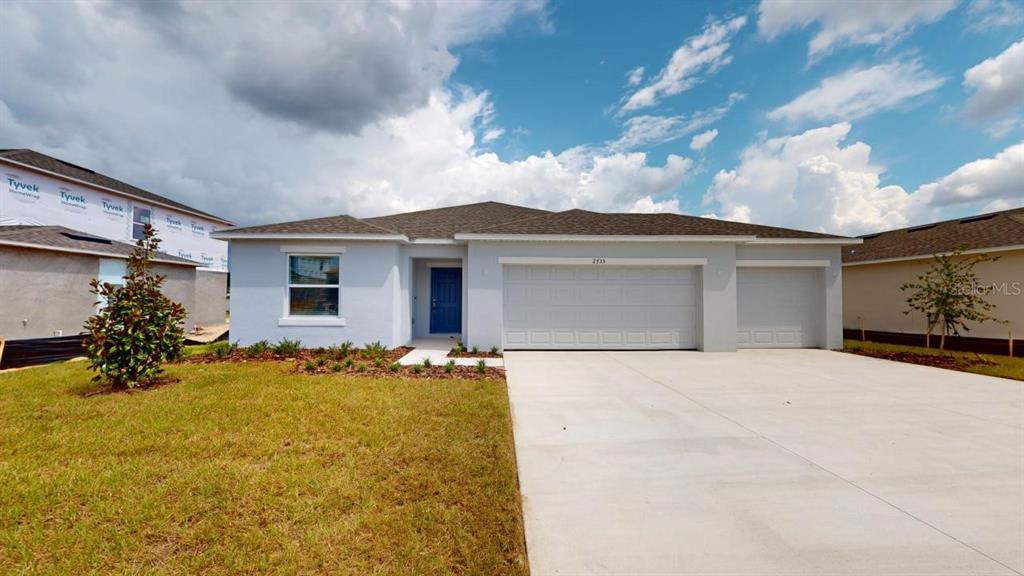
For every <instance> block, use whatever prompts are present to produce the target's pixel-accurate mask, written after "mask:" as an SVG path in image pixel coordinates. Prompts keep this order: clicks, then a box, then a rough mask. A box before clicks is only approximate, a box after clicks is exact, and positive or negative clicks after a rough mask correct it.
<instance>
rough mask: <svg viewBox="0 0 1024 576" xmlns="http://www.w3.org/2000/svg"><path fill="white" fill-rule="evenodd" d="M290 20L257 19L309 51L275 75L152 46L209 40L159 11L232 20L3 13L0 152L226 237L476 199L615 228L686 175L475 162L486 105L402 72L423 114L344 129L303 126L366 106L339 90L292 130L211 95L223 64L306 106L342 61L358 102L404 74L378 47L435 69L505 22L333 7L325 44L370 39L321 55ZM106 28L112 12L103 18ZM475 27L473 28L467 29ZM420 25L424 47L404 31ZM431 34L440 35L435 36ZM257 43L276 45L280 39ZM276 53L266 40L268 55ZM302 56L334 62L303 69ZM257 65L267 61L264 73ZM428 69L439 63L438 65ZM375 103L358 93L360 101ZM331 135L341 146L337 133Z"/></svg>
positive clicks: (587, 159)
mask: <svg viewBox="0 0 1024 576" xmlns="http://www.w3.org/2000/svg"><path fill="white" fill-rule="evenodd" d="M260 6H261V7H260V8H258V9H257V10H256V12H259V13H260V14H263V15H264V16H267V17H269V16H270V15H271V13H268V12H262V10H264V8H262V5H260ZM288 6H291V5H288V4H282V5H275V6H272V7H269V8H266V10H271V11H272V13H273V16H274V17H275V18H280V20H279V21H278V22H277V23H278V24H281V23H282V22H287V23H291V24H294V25H296V26H297V27H298V29H299V31H302V30H305V31H307V32H309V34H311V35H312V37H311V38H307V37H305V36H304V35H303V34H298V33H296V30H294V29H293V30H292V31H291V32H292V33H293V34H292V37H291V38H290V41H291V42H294V43H296V44H297V46H293V47H286V48H282V49H283V50H288V51H290V54H291V58H294V59H295V60H294V61H298V62H303V63H304V65H303V66H296V67H295V69H296V70H294V71H286V70H284V69H283V67H282V65H281V63H282V62H284V56H283V55H275V54H269V52H270V51H271V50H270V48H268V47H267V46H263V47H258V46H254V45H253V46H250V48H252V52H251V53H248V54H244V55H243V54H233V53H231V52H232V51H231V50H228V52H229V53H228V54H225V55H218V56H217V57H216V58H212V59H211V58H208V56H209V55H210V52H209V50H208V47H206V46H198V47H194V49H191V48H190V47H189V46H188V44H189V43H190V42H191V40H188V41H186V40H184V39H183V40H182V42H183V45H182V46H180V47H178V48H176V49H168V47H167V42H169V41H171V39H172V38H174V36H175V35H174V34H173V33H171V31H170V30H169V31H167V33H166V34H165V33H164V32H161V31H157V30H156V29H155V28H154V27H158V26H167V27H170V28H173V27H174V26H176V25H180V24H182V23H183V22H184V23H186V24H190V25H191V24H193V23H194V24H195V26H196V28H197V29H198V30H209V28H208V25H210V24H209V23H207V22H205V21H204V20H203V18H201V17H196V16H195V15H194V14H188V13H186V14H184V15H182V14H179V13H177V12H174V11H177V10H185V11H186V12H187V11H188V10H211V12H209V13H206V17H207V18H220V17H221V16H218V14H220V12H218V11H223V12H231V10H233V9H232V8H230V7H213V8H205V7H200V6H199V5H192V4H189V5H185V6H184V7H182V6H178V5H174V4H165V5H152V6H149V5H147V6H145V7H143V8H141V10H142V11H143V13H139V12H137V11H132V10H129V9H127V8H124V7H122V5H119V4H117V5H111V4H75V5H71V6H69V5H60V6H57V5H50V4H46V3H41V4H40V3H34V4H16V5H9V6H5V11H4V17H5V23H7V24H10V25H11V26H16V27H17V28H18V29H19V30H22V31H23V33H22V34H21V35H20V36H19V37H18V38H14V37H13V36H11V35H2V36H0V53H3V54H4V55H5V57H4V64H5V65H4V75H5V76H4V82H3V83H0V141H3V142H7V143H8V144H9V145H15V146H24V147H32V148H36V149H38V150H40V151H41V152H44V153H49V154H52V155H54V156H57V157H59V158H63V159H66V160H68V161H70V162H74V163H76V164H81V165H85V166H89V167H91V168H94V169H96V170H98V171H100V172H104V173H107V174H110V175H112V176H114V177H117V178H120V179H123V180H126V181H128V182H131V183H133V184H136V185H139V186H141V187H143V188H146V189H149V190H152V191H153V192H156V193H159V194H164V195H167V196H170V197H173V198H175V199H177V200H179V201H182V202H185V203H188V204H191V205H193V206H195V207H196V208H199V209H202V210H207V211H210V212H212V213H214V214H219V215H222V216H225V217H227V218H231V219H235V220H237V221H238V222H239V223H241V224H246V223H253V222H258V221H282V220H286V219H293V218H304V217H313V216H323V215H327V214H340V213H353V214H356V215H361V216H368V215H375V214H382V213H387V212H391V211H397V210H409V209H416V208H425V207H432V206H437V205H445V204H452V203H458V202H473V201H480V200H485V199H497V200H504V201H508V202H517V203H522V204H527V205H533V206H539V207H545V208H551V209H562V208H571V207H584V208H590V209H594V210H620V211H625V210H632V209H635V207H636V206H637V202H639V201H641V200H644V199H647V200H651V199H653V198H661V197H665V196H666V195H668V194H669V193H671V192H672V191H673V190H674V189H675V188H676V187H677V186H678V185H679V184H680V183H681V182H683V181H684V180H685V179H686V178H687V176H688V175H689V170H690V160H688V159H686V158H682V157H680V156H676V155H670V156H669V157H668V158H667V160H666V161H665V162H664V164H662V165H658V166H654V165H650V164H649V163H648V159H647V156H646V155H645V154H643V153H637V152H633V153H626V152H625V151H621V152H613V151H610V150H585V149H570V150H566V151H564V152H562V153H559V154H555V153H552V152H546V153H543V154H534V155H528V156H526V157H524V158H522V159H518V160H515V161H509V160H506V159H503V158H501V157H499V156H498V155H497V154H495V153H493V152H489V151H486V149H484V148H481V147H480V145H481V143H483V144H486V142H485V141H486V140H490V141H493V140H494V138H496V137H497V135H498V133H499V131H500V130H501V128H499V127H496V126H494V125H493V118H494V116H495V112H494V109H493V106H492V105H491V103H490V100H489V96H488V94H487V93H486V92H482V93H475V92H472V91H469V90H462V91H452V90H449V89H446V88H443V87H442V84H441V83H440V82H439V81H438V80H437V78H438V76H436V75H432V76H429V79H427V80H423V78H421V77H420V76H419V72H417V71H412V72H409V73H410V74H411V75H412V76H409V77H410V78H413V81H412V83H411V84H409V86H413V87H412V88H410V89H411V91H412V93H418V90H420V88H419V85H420V83H421V82H425V83H426V85H428V86H431V85H432V87H430V88H429V90H428V91H427V93H426V95H425V97H424V100H423V101H422V102H421V103H417V102H418V100H417V98H412V99H409V100H408V101H406V100H402V102H403V103H402V104H401V105H399V104H397V103H394V102H393V103H391V104H386V105H382V107H377V108H373V109H372V110H368V111H367V113H366V115H364V116H361V117H360V119H359V120H358V122H355V121H353V123H352V124H347V123H345V122H342V123H339V124H337V125H333V124H332V125H329V126H321V125H320V124H319V123H318V122H316V121H313V119H315V118H319V116H318V114H319V112H315V111H316V110H320V109H321V108H329V106H328V105H330V104H334V105H335V106H336V107H340V105H339V104H338V102H343V103H345V102H350V101H351V100H350V98H356V100H360V99H361V98H363V96H364V95H365V94H363V93H362V92H360V93H359V94H358V95H356V96H352V95H351V94H349V93H348V92H346V90H350V89H351V90H364V88H349V87H343V86H340V85H339V84H336V83H334V82H335V81H334V80H327V82H328V84H326V85H323V88H324V90H325V91H326V92H325V93H323V94H321V95H320V97H321V98H322V100H321V101H316V102H313V101H310V102H307V103H303V104H302V106H300V108H303V110H304V111H303V112H298V113H296V114H294V115H290V114H285V113H283V112H281V111H280V110H275V111H271V110H265V109H264V108H262V107H261V106H258V105H255V104H253V102H251V101H250V100H248V99H245V98H242V97H240V96H239V95H238V94H236V93H235V92H233V91H232V90H231V89H230V87H229V85H228V84H227V83H226V81H225V78H230V77H232V75H233V74H234V68H233V66H234V65H235V64H238V63H237V62H234V61H233V60H232V59H234V58H241V59H243V60H244V61H245V62H246V64H245V66H244V67H246V68H248V67H252V68H253V69H255V70H262V69H264V68H266V69H267V73H268V75H270V76H275V77H276V78H277V79H278V80H280V81H282V82H283V83H285V84H288V82H289V81H290V80H295V84H294V85H292V84H289V85H287V86H282V92H283V93H286V94H291V95H296V94H299V93H307V92H306V91H305V90H304V89H303V90H300V89H299V88H297V86H299V85H302V86H307V87H309V86H312V85H313V84H316V82H314V81H313V80H311V79H306V78H297V77H294V78H293V76H292V75H293V74H302V73H303V72H302V71H305V72H304V73H308V74H310V75H313V74H316V73H323V72H329V71H331V70H338V69H339V68H338V67H337V66H336V64H338V63H339V62H341V61H349V64H351V65H352V66H354V68H352V70H353V75H352V76H351V77H350V78H349V80H350V81H352V82H354V83H359V82H366V83H370V84H373V83H374V82H376V80H375V78H377V76H378V75H379V74H385V75H386V74H389V73H392V72H394V73H398V72H396V71H401V74H405V73H406V72H408V70H407V69H406V68H394V67H393V64H394V62H393V58H392V56H391V55H390V54H382V52H398V53H404V51H405V50H406V49H407V48H408V46H407V45H406V44H402V43H399V44H395V45H392V44H391V43H390V40H395V41H397V40H396V39H398V38H404V37H405V35H410V34H420V35H421V36H422V37H423V38H427V39H430V40H429V42H428V41H427V40H424V42H427V43H428V44H429V45H432V44H431V43H440V44H441V48H438V50H441V51H442V52H444V51H445V49H444V46H445V45H448V44H450V43H451V42H455V41H459V42H462V41H468V40H467V39H471V38H474V37H480V36H481V35H485V34H490V33H496V32H495V30H497V29H498V28H500V26H499V24H498V23H500V22H504V21H506V18H505V17H504V16H501V17H497V16H495V15H494V14H492V13H491V12H490V11H489V10H487V9H486V8H487V5H480V6H482V8H483V9H481V10H479V11H477V12H476V13H475V14H476V16H473V13H470V14H469V15H466V14H461V15H460V16H459V17H458V18H454V17H450V16H443V13H445V11H446V10H454V9H457V8H459V9H462V8H460V7H462V6H463V4H462V3H459V4H455V3H447V4H444V5H442V6H438V7H435V8H432V9H433V10H435V13H434V14H435V17H434V18H433V19H431V18H428V17H427V16H422V18H423V19H422V20H420V19H416V18H411V17H409V16H408V15H407V14H405V13H404V12H401V11H402V10H409V11H412V12H416V13H417V14H419V12H418V11H420V10H423V9H422V8H420V7H419V4H417V5H416V6H411V5H410V6H406V5H396V6H391V5H388V6H387V7H386V8H379V7H376V6H368V5H367V6H364V8H365V10H367V11H368V12H366V13H363V12H359V6H361V5H355V6H354V7H353V6H349V5H346V6H344V7H341V8H339V10H343V11H344V14H345V15H347V16H349V17H351V21H348V20H347V19H345V18H340V17H338V18H334V17H332V18H329V19H328V20H329V21H326V22H325V23H324V24H325V27H326V28H328V29H330V30H332V31H333V32H334V33H339V30H341V29H343V28H344V27H345V26H356V27H358V26H368V27H370V28H374V29H375V27H378V26H379V27H382V32H381V33H382V34H383V36H382V37H381V38H380V39H374V37H373V34H372V33H371V32H370V31H368V32H367V33H366V35H361V36H360V38H363V40H358V41H357V39H355V38H340V39H337V38H336V40H337V42H336V43H326V44H324V43H322V42H321V41H322V40H323V38H324V34H323V33H322V31H319V30H316V29H308V30H307V29H306V28H305V27H304V26H307V25H311V24H310V22H311V20H310V19H309V18H310V16H309V14H307V13H306V12H305V11H306V10H328V9H329V7H330V6H335V5H334V4H327V5H321V6H319V7H316V8H308V7H306V6H305V5H303V6H300V7H298V8H296V10H298V14H297V15H293V16H290V15H287V14H278V11H286V10H287V7H288ZM466 6H469V7H470V8H473V7H475V6H477V5H476V4H469V5H466ZM499 6H500V7H502V9H503V10H512V8H511V7H509V6H506V5H505V4H501V5H499ZM250 8H251V6H250ZM160 9H166V10H170V11H172V12H173V13H172V14H170V15H165V17H161V18H156V17H155V16H156V15H155V14H150V13H148V12H145V11H147V10H150V11H157V10H160ZM111 10H114V11H118V12H117V13H116V14H114V15H111V13H110V11H111ZM119 10H120V11H119ZM379 10H397V11H399V12H396V13H395V14H394V16H395V18H397V19H398V20H396V22H399V23H401V24H402V26H399V28H402V30H401V31H397V29H395V28H394V26H395V23H394V22H385V23H382V22H380V21H379V20H380V19H379V17H378V16H379V14H378V13H377V12H376V11H379ZM232 13H233V12H232ZM446 18H447V19H446ZM474 18H478V19H479V22H478V24H477V25H476V27H474V25H473V24H472V23H473V22H474V21H475V20H474ZM258 20H259V18H258V17H257V16H246V15H242V16H240V18H239V20H238V21H237V22H232V23H231V26H238V27H242V28H245V29H244V30H230V31H228V32H225V34H227V35H229V36H230V37H231V38H234V39H238V38H244V39H246V40H245V42H241V41H235V40H231V41H227V40H225V39H206V38H202V37H201V36H202V34H199V33H198V32H196V33H195V34H197V37H196V38H194V40H195V41H196V42H213V43H214V44H215V45H217V46H221V45H228V46H241V45H246V46H248V45H249V44H252V43H258V42H260V41H262V40H261V39H262V38H263V37H264V36H263V35H261V34H259V33H258V32H259V31H266V30H267V27H273V25H274V22H272V21H268V22H257V21H258ZM496 22H497V23H496ZM431 23H432V24H431ZM441 23H443V26H442V24H441ZM114 24H116V25H117V26H118V37H117V41H116V42H115V41H112V40H111V38H110V37H109V36H108V35H107V33H106V32H104V31H105V30H108V29H110V27H111V26H112V25H114ZM222 24H223V22H222ZM300 24H301V25H300ZM428 24H429V25H430V27H429V29H428V30H425V31H423V30H420V31H412V30H406V29H405V28H406V25H408V26H412V27H417V26H427V25H428ZM231 26H225V29H229V28H231ZM445 26H446V27H450V28H452V30H444V29H439V28H438V27H445ZM186 28H187V26H186ZM313 28H315V27H313ZM183 33H184V32H183ZM267 35H268V36H270V35H274V36H278V37H281V36H284V34H282V32H281V30H276V31H274V32H273V34H269V33H268V34H267ZM448 36H451V37H452V38H453V40H451V41H449V42H448V43H447V44H446V43H444V42H441V41H440V40H438V38H443V37H448ZM353 42H355V44H353ZM360 42H362V44H360ZM225 43H226V44H225ZM277 45H278V40H276V39H274V40H271V41H270V42H269V46H277ZM417 46H420V47H423V46H424V44H418V45H417ZM316 47H319V48H321V49H324V50H328V51H330V52H332V53H331V54H324V55H320V54H316V53H315V52H316V49H315V48H316ZM335 52H337V53H335ZM261 55H262V56H261ZM378 56H379V57H380V58H383V59H384V61H385V62H384V63H383V64H381V66H383V71H382V70H370V69H371V68H374V67H375V66H377V65H378V64H379V63H378V60H377V57H378ZM262 57H265V58H267V59H268V60H269V62H267V63H266V64H267V65H266V66H265V67H264V66H263V64H264V62H263V61H262V60H261V58H262ZM409 57H410V58H413V59H414V60H415V59H417V58H424V57H425V56H422V55H410V56H409ZM306 59H308V60H310V61H309V62H308V64H309V66H306V65H305V64H306V63H307V62H306ZM443 60H444V57H443V54H442V55H441V60H439V61H443ZM225 62H227V64H225ZM417 62H419V60H417ZM239 65H240V64H239ZM346 65H347V64H346ZM225 66H226V67H227V69H225ZM317 82H318V81H317ZM339 82H340V81H339ZM309 83H312V84H309ZM25 85H31V86H34V87H35V88H36V89H35V90H32V91H31V92H32V93H31V94H28V95H26V92H25V91H24V90H20V89H19V88H18V87H20V86H25ZM317 85H319V84H317ZM402 85H406V83H405V81H404V80H403V81H402ZM380 87H381V86H377V88H380ZM377 88H374V89H367V90H370V91H369V92H367V94H373V93H374V90H376V89H377ZM314 93H315V91H312V92H308V94H310V95H314ZM310 97H312V96H310ZM383 97H384V98H389V97H390V96H387V95H384V96H383ZM298 100H299V101H300V102H304V101H303V99H302V98H299V99H298ZM360 101H361V100H360ZM396 102H397V101H396ZM307 104H308V106H307ZM406 105H408V106H410V107H409V108H408V109H406ZM398 110H401V111H398ZM325 113H326V114H328V115H330V114H332V112H330V111H327V112H325ZM112 118H114V119H116V120H117V121H116V122H112V121H110V119H112ZM346 122H347V121H346ZM328 124H330V122H328ZM342 124H344V125H345V126H346V127H347V128H346V129H341V125H342ZM357 124H358V126H356V125H357ZM651 201H652V204H651V205H647V204H644V203H641V205H642V206H644V207H649V208H651V209H656V208H657V207H658V206H662V205H663V204H662V203H657V202H653V200H651Z"/></svg>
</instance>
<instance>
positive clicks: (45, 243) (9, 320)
mask: <svg viewBox="0 0 1024 576" xmlns="http://www.w3.org/2000/svg"><path fill="white" fill-rule="evenodd" d="M132 248H133V245H131V244H128V243H126V242H117V241H114V240H109V239H107V238H103V237H100V236H94V235H92V234H85V233H83V232H78V231H76V230H71V229H70V228H65V227H63V226H24V225H8V226H0V303H2V304H0V306H2V307H3V314H0V337H3V338H5V339H10V340H21V339H34V338H50V337H55V336H57V337H60V336H63V337H69V336H74V335H76V334H78V333H79V332H81V331H82V325H83V324H85V320H86V319H87V318H88V317H89V316H91V315H92V314H93V313H94V312H95V310H96V307H95V303H96V296H95V295H93V294H91V293H90V292H89V282H90V281H91V280H92V279H93V278H99V279H100V280H102V281H104V282H110V283H111V284H120V283H122V282H123V281H124V280H123V276H124V275H125V264H126V262H127V257H128V254H130V253H131V251H132ZM198 266H199V264H198V263H197V262H194V261H192V260H186V259H184V258H179V257H177V256H172V255H169V254H162V253H158V254H157V257H156V258H155V259H154V266H153V268H154V271H155V272H156V273H158V274H163V275H165V276H167V280H166V281H165V283H164V293H165V294H166V295H167V296H168V297H169V298H171V299H172V300H174V301H176V302H180V303H181V304H183V305H184V306H185V308H186V309H187V310H188V313H189V321H190V322H193V323H199V324H217V323H222V322H224V306H223V287H222V285H221V284H220V283H218V282H214V281H212V280H216V279H217V278H218V276H213V275H205V276H198V272H197V268H198ZM218 303H219V304H218Z"/></svg>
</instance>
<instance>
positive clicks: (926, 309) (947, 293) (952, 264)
mask: <svg viewBox="0 0 1024 576" xmlns="http://www.w3.org/2000/svg"><path fill="white" fill-rule="evenodd" d="M998 259H999V257H998V256H997V257H990V256H988V255H987V254H973V255H970V256H964V255H963V254H962V253H961V252H960V251H959V250H957V251H956V252H954V253H952V254H948V255H938V254H937V255H935V256H934V257H933V258H932V262H931V266H930V267H929V268H928V270H927V271H926V272H925V273H924V274H922V275H920V276H918V277H917V282H908V283H906V284H904V285H902V286H900V290H903V291H904V292H909V293H910V297H908V298H907V306H908V309H907V310H905V311H904V312H903V313H904V314H908V315H909V314H911V313H913V312H920V313H921V314H924V316H925V319H926V320H927V323H928V336H931V335H932V332H934V331H935V328H940V329H941V339H940V340H939V349H940V350H945V349H946V336H947V335H950V334H952V335H954V336H959V335H960V331H961V330H963V331H964V332H970V330H971V329H970V327H968V326H967V322H977V323H979V324H980V323H982V322H989V321H992V322H1004V321H1003V320H998V319H997V318H995V317H994V316H992V315H991V314H990V312H991V311H992V310H993V309H995V305H994V304H992V303H990V302H989V301H988V300H986V299H985V297H984V295H985V290H984V289H983V288H982V287H981V286H979V284H978V275H977V274H976V273H975V272H974V267H975V266H976V265H978V264H980V263H982V262H995V261H996V260H998Z"/></svg>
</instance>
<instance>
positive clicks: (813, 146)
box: [704, 122, 1024, 234]
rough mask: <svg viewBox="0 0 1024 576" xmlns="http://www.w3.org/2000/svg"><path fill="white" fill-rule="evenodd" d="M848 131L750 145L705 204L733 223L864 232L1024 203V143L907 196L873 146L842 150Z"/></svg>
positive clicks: (839, 127)
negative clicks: (875, 158) (885, 177)
mask: <svg viewBox="0 0 1024 576" xmlns="http://www.w3.org/2000/svg"><path fill="white" fill-rule="evenodd" d="M850 128H851V126H850V124H848V123H845V122H844V123H838V124H834V125H832V126H826V127H822V128H815V129H812V130H807V131H806V132H804V133H802V134H797V135H794V136H784V137H780V138H772V139H768V140H763V141H760V142H757V143H754V144H752V145H750V146H748V147H747V148H746V149H744V150H743V152H742V153H741V155H740V162H739V165H738V166H737V167H736V168H734V169H733V170H722V171H719V172H718V174H716V175H715V178H714V181H713V183H712V185H711V186H710V187H709V189H708V191H707V193H706V194H705V197H704V202H705V205H706V206H708V207H710V208H714V209H715V213H716V214H718V215H719V216H720V217H722V218H725V219H729V220H739V221H744V222H749V221H754V222H758V223H762V224H772V225H776V226H786V227H793V228H800V229H807V230H816V231H825V232H832V233H841V234H862V233H867V232H875V231H879V230H886V229H892V228H899V227H902V226H907V225H910V224H917V223H922V222H929V221H934V220H936V219H939V218H940V217H942V216H943V215H947V216H948V215H950V214H953V213H955V214H956V215H959V214H965V213H967V214H969V213H977V212H979V211H980V210H982V209H984V207H985V206H991V205H995V204H993V203H995V202H999V201H1001V202H1003V203H1004V204H1010V205H1020V204H1021V203H1022V202H1024V200H1022V197H1021V195H1020V192H1019V183H1020V182H1022V181H1024V161H1022V153H1024V145H1017V146H1013V147H1010V148H1007V149H1006V150H1004V151H1003V152H1001V153H999V154H997V155H996V156H995V157H993V158H988V159H981V160H976V161H974V162H970V163H967V164H965V165H963V166H961V167H960V168H958V169H957V170H955V171H954V172H953V173H951V174H949V175H947V176H945V177H943V178H940V179H939V180H937V181H936V182H933V183H930V184H925V185H924V186H921V187H919V188H918V189H917V190H915V191H913V192H908V191H906V190H905V189H903V188H902V187H900V186H895V185H889V186H882V185H881V184H880V183H881V175H882V173H883V171H884V169H883V168H882V167H881V166H879V165H877V164H874V163H873V162H872V161H871V158H870V156H871V147H870V146H868V145H867V144H865V143H863V142H855V143H853V144H849V145H845V146H844V145H843V141H844V140H845V139H846V137H847V135H848V134H849V132H850Z"/></svg>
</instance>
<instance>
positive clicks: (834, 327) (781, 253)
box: [736, 244, 845, 349]
mask: <svg viewBox="0 0 1024 576" xmlns="http://www.w3.org/2000/svg"><path fill="white" fill-rule="evenodd" d="M736 259H737V260H828V266H827V267H825V268H823V269H822V270H821V274H822V276H821V282H822V283H823V285H824V288H825V290H824V292H825V297H824V300H823V302H822V306H823V310H821V317H822V318H824V322H825V326H824V333H825V341H824V343H823V344H824V347H825V348H831V349H834V348H842V346H843V274H844V273H845V270H844V269H843V266H842V247H841V246H828V245H806V246H804V245H799V244H795V245H783V244H746V245H743V244H741V245H739V246H737V248H736Z"/></svg>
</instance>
